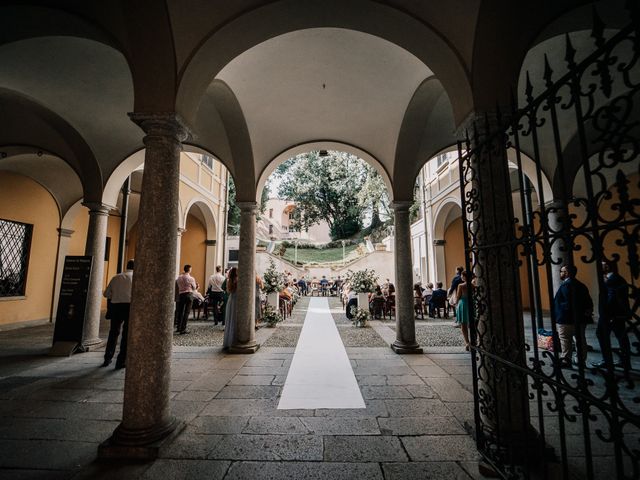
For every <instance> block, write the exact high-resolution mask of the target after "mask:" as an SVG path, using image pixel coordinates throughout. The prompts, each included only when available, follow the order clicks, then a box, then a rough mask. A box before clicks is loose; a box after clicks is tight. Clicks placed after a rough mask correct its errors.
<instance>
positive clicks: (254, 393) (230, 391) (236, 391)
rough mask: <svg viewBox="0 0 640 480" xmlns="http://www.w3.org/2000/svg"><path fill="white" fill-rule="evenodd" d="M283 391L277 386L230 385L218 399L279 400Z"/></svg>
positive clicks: (221, 392) (217, 396) (222, 391)
mask: <svg viewBox="0 0 640 480" xmlns="http://www.w3.org/2000/svg"><path fill="white" fill-rule="evenodd" d="M281 391H282V388H281V387H278V386H276V385H228V386H226V387H224V388H223V389H222V390H220V392H219V393H218V395H216V398H277V397H279V396H280V392H281Z"/></svg>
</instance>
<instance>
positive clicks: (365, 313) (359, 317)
mask: <svg viewBox="0 0 640 480" xmlns="http://www.w3.org/2000/svg"><path fill="white" fill-rule="evenodd" d="M354 310H355V312H354ZM351 311H352V312H353V324H354V325H355V326H356V327H358V328H364V327H366V326H367V321H369V310H368V308H366V309H365V308H355V307H351Z"/></svg>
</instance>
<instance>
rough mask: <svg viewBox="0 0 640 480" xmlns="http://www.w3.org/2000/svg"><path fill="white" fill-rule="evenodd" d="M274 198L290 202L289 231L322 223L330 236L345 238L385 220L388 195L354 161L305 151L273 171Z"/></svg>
mask: <svg viewBox="0 0 640 480" xmlns="http://www.w3.org/2000/svg"><path fill="white" fill-rule="evenodd" d="M275 175H276V176H278V177H279V179H278V183H279V187H278V195H279V196H280V197H281V198H287V199H289V200H293V201H294V202H296V206H297V207H296V209H295V210H294V211H293V221H294V222H295V227H296V228H300V229H308V228H309V227H310V226H312V225H314V224H317V223H320V222H322V221H325V222H327V224H328V225H329V228H330V233H331V237H332V238H333V239H334V240H335V239H340V238H348V237H351V236H353V235H355V234H357V233H358V232H360V231H361V230H362V227H363V221H364V220H365V219H370V225H369V227H370V228H371V227H376V226H377V225H379V224H381V223H382V221H381V216H384V217H388V204H389V200H388V195H387V190H386V186H385V184H384V181H383V180H382V178H381V177H380V175H379V174H378V172H377V171H376V170H375V169H374V168H373V167H371V166H370V165H368V164H367V163H366V162H364V161H363V160H361V159H359V158H358V157H356V156H354V155H351V154H348V153H345V152H335V151H329V152H328V155H326V156H320V153H319V152H309V153H305V154H302V155H298V156H296V157H293V158H291V159H289V160H287V161H286V162H284V163H283V164H282V165H280V166H279V167H278V169H277V170H276V172H275Z"/></svg>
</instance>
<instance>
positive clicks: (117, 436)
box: [98, 417, 186, 461]
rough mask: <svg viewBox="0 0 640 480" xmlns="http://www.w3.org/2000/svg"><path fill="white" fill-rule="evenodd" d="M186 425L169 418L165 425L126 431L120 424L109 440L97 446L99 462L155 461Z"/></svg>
mask: <svg viewBox="0 0 640 480" xmlns="http://www.w3.org/2000/svg"><path fill="white" fill-rule="evenodd" d="M185 426H186V424H185V423H184V422H182V421H178V420H176V419H175V418H173V417H172V418H171V419H170V421H169V422H167V423H166V424H165V425H161V426H156V427H152V428H149V429H144V430H127V429H125V428H122V424H120V425H119V426H118V427H117V428H116V430H115V431H114V432H113V435H111V437H110V438H108V439H107V440H105V441H104V442H102V443H101V444H100V445H99V446H98V459H99V460H135V461H147V460H155V459H156V458H158V454H159V452H160V449H161V448H162V446H163V445H166V444H168V443H170V442H171V441H173V439H174V438H176V437H177V436H178V435H180V433H181V432H182V430H183V429H184V428H185Z"/></svg>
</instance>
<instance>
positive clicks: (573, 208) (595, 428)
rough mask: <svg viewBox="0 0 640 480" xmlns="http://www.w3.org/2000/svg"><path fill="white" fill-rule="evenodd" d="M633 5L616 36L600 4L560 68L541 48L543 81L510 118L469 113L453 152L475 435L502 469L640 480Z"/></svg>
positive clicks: (639, 205)
mask: <svg viewBox="0 0 640 480" xmlns="http://www.w3.org/2000/svg"><path fill="white" fill-rule="evenodd" d="M630 10H631V19H632V23H631V24H630V25H628V26H627V27H626V28H624V29H621V30H616V31H612V30H607V29H605V26H604V25H603V23H602V22H601V21H600V19H599V18H598V16H597V14H595V12H594V26H593V30H592V31H591V32H577V33H574V34H570V35H569V34H568V35H566V37H565V39H564V40H565V45H564V52H563V53H564V56H563V58H561V62H558V61H557V59H553V58H550V57H548V56H547V55H545V57H544V68H543V70H542V71H543V73H542V75H541V77H539V78H533V76H530V75H529V74H527V75H526V79H525V81H524V91H523V92H522V94H521V96H520V98H519V99H518V100H514V102H513V103H514V105H515V106H514V107H513V108H512V109H511V111H509V112H500V111H499V110H497V111H495V112H493V113H492V114H488V113H487V114H486V115H483V117H481V118H476V119H475V120H474V122H473V124H472V125H471V126H470V127H469V128H468V129H467V134H466V138H465V140H464V141H462V142H460V143H459V145H458V149H459V168H460V179H461V182H460V183H461V185H460V188H461V196H462V202H463V219H464V222H463V224H464V235H465V242H466V257H467V270H468V271H469V272H471V273H473V274H474V275H475V280H474V281H473V285H474V286H473V288H472V289H471V293H470V298H469V302H470V305H471V306H472V307H471V308H472V312H473V314H472V317H473V319H472V322H471V323H472V325H471V327H472V328H471V341H472V352H473V355H472V361H473V370H474V393H475V419H476V425H475V434H476V440H477V445H478V448H479V450H480V452H481V453H482V454H483V456H484V457H485V459H486V460H487V461H488V462H489V463H490V464H491V465H492V467H493V468H494V469H495V470H496V471H498V472H499V473H500V474H501V475H503V476H504V477H505V478H530V477H535V478H588V479H593V478H640V392H639V381H640V370H639V369H640V358H639V356H640V328H639V322H640V316H639V315H640V284H639V280H640V258H639V255H640V252H639V251H638V244H639V243H640V242H639V240H640V158H639V155H640V114H639V113H640V98H638V97H639V93H640V60H639V58H640V18H639V16H638V10H639V8H638V6H636V4H635V2H630ZM587 34H588V35H587ZM589 37H590V38H589ZM585 40H589V41H590V42H591V45H590V48H589V51H588V53H587V54H585V53H584V48H582V47H584V45H585ZM577 43H579V44H580V47H577V46H576V44H577ZM579 57H581V60H580V61H578V58H579ZM536 91H540V92H541V93H540V94H539V95H536ZM561 270H562V271H561ZM576 272H577V273H576ZM561 275H562V277H561ZM585 292H586V293H585ZM591 305H592V307H591ZM591 310H593V314H592V316H591V315H590V313H591ZM582 334H584V336H585V338H586V344H585V343H583V341H582V340H581V338H582ZM571 340H572V341H571Z"/></svg>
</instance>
